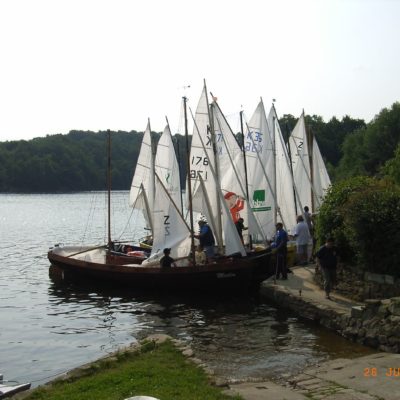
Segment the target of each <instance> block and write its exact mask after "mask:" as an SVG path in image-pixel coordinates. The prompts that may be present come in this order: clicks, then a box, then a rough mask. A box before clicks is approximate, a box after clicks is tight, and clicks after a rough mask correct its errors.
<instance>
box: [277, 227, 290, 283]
mask: <svg viewBox="0 0 400 400" xmlns="http://www.w3.org/2000/svg"><path fill="white" fill-rule="evenodd" d="M287 242H288V234H287V233H286V231H285V230H284V229H283V224H282V223H281V222H278V223H277V224H276V234H275V249H274V250H275V252H276V276H275V278H276V279H279V276H282V279H287V273H288V270H287Z"/></svg>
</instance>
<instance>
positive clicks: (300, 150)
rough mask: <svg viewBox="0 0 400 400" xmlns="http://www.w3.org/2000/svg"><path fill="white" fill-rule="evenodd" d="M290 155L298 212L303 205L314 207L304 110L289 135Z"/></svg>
mask: <svg viewBox="0 0 400 400" xmlns="http://www.w3.org/2000/svg"><path fill="white" fill-rule="evenodd" d="M289 146H290V155H291V159H292V169H293V179H294V183H295V185H296V188H297V191H298V194H299V200H300V201H299V202H300V204H299V202H297V211H296V212H297V214H301V213H302V212H303V209H302V208H303V207H305V206H308V207H309V209H310V211H311V213H313V212H314V210H313V209H312V186H311V167H310V158H309V151H308V142H307V132H306V126H305V121H304V112H303V113H302V114H301V116H300V118H299V120H298V121H297V123H296V126H295V127H294V129H293V131H292V133H291V135H290V137H289Z"/></svg>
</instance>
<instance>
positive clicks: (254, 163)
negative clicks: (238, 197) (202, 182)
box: [244, 102, 276, 238]
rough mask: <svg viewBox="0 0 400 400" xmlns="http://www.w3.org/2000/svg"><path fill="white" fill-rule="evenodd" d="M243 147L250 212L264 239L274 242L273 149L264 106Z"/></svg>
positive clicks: (256, 114) (259, 109) (260, 107)
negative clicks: (271, 239) (257, 223)
mask: <svg viewBox="0 0 400 400" xmlns="http://www.w3.org/2000/svg"><path fill="white" fill-rule="evenodd" d="M244 145H245V150H246V162H247V175H248V187H249V200H250V204H251V208H252V210H253V212H254V214H255V216H256V218H257V221H258V222H259V224H260V226H261V228H262V230H263V232H264V234H265V236H266V237H267V238H271V237H272V235H273V234H274V232H275V197H276V196H275V193H274V188H275V166H274V156H273V154H274V149H273V143H272V140H271V134H270V131H269V127H268V122H267V118H266V115H265V110H264V105H263V103H262V102H260V103H259V104H258V106H257V108H256V110H255V112H254V114H253V116H252V117H251V119H250V121H249V123H248V129H247V132H246V135H245V139H244Z"/></svg>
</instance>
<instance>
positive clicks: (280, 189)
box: [268, 106, 296, 233]
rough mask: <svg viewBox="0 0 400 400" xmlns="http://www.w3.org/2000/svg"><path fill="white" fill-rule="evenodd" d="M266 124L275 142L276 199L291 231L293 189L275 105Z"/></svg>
mask: <svg viewBox="0 0 400 400" xmlns="http://www.w3.org/2000/svg"><path fill="white" fill-rule="evenodd" d="M268 125H269V127H270V131H271V133H272V135H273V136H274V144H275V170H276V173H275V176H276V201H277V206H278V207H279V210H280V213H281V215H282V219H283V220H284V221H285V229H286V230H287V232H288V233H291V232H292V230H293V227H294V226H295V225H296V206H295V191H294V182H293V177H292V172H291V168H290V159H289V155H288V152H287V149H286V145H285V141H284V139H283V135H282V131H281V128H280V126H279V120H278V116H277V115H276V111H275V107H274V106H272V107H271V110H270V112H269V115H268Z"/></svg>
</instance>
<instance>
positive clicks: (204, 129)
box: [189, 85, 222, 247]
mask: <svg viewBox="0 0 400 400" xmlns="http://www.w3.org/2000/svg"><path fill="white" fill-rule="evenodd" d="M208 107H209V106H208V100H207V89H206V86H205V85H204V88H203V92H202V94H201V97H200V100H199V103H198V106H197V109H196V114H195V118H194V127H193V136H192V145H191V149H190V164H189V168H190V177H191V186H192V196H193V201H192V207H193V211H195V212H200V213H201V212H202V211H203V204H202V201H201V200H200V201H199V199H200V196H196V192H197V191H198V190H199V188H200V176H201V178H202V179H203V181H204V185H205V187H206V190H207V194H208V197H209V199H210V204H211V210H210V211H211V213H212V219H213V220H215V223H216V231H215V232H214V234H215V238H216V240H217V243H218V245H219V247H222V227H221V214H220V205H219V199H218V192H217V187H219V182H218V181H217V179H218V178H217V176H218V175H217V174H215V176H213V174H212V171H216V162H215V155H214V150H213V138H212V135H211V124H210V120H209V109H208Z"/></svg>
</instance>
